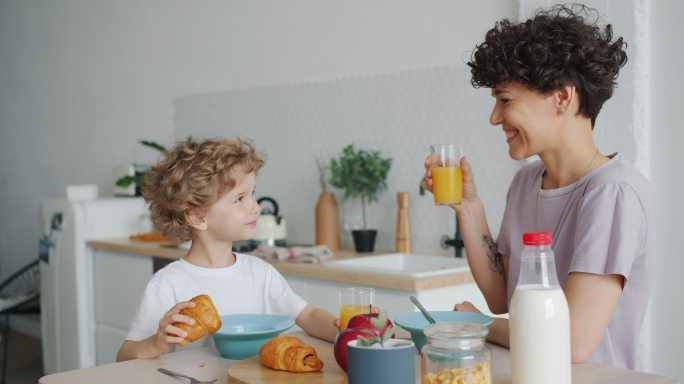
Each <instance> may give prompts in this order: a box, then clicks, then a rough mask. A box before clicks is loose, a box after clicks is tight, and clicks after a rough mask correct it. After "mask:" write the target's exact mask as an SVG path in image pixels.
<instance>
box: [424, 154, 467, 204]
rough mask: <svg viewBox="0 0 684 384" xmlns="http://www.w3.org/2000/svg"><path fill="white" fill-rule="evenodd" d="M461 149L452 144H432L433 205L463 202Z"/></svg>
mask: <svg viewBox="0 0 684 384" xmlns="http://www.w3.org/2000/svg"><path fill="white" fill-rule="evenodd" d="M462 156H463V149H462V148H461V147H457V146H456V145H454V144H432V145H431V146H430V158H431V159H432V193H433V195H434V196H435V205H453V204H461V203H462V202H463V172H462V171H461V157H462Z"/></svg>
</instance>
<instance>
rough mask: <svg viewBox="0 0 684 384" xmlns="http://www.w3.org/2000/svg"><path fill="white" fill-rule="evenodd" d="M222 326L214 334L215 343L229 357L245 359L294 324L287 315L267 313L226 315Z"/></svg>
mask: <svg viewBox="0 0 684 384" xmlns="http://www.w3.org/2000/svg"><path fill="white" fill-rule="evenodd" d="M221 322H222V326H221V328H220V329H219V330H218V331H216V333H214V334H213V335H212V337H213V339H214V345H216V348H217V349H218V350H219V352H221V355H222V356H223V357H225V358H227V359H232V360H243V359H246V358H249V357H252V356H254V355H256V354H257V353H259V349H261V346H262V345H264V344H266V342H267V341H269V340H270V339H271V338H273V337H275V336H277V335H279V334H281V333H283V332H285V331H286V330H288V329H290V328H292V327H293V326H294V320H292V319H291V318H289V317H286V316H278V315H267V314H248V315H224V316H221Z"/></svg>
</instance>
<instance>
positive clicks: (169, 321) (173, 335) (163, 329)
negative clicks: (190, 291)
mask: <svg viewBox="0 0 684 384" xmlns="http://www.w3.org/2000/svg"><path fill="white" fill-rule="evenodd" d="M194 307H195V303H194V302H192V301H183V302H180V303H178V304H176V305H174V306H173V308H171V309H169V311H168V312H166V313H165V314H164V317H162V318H161V320H159V329H157V347H158V348H159V350H160V351H162V353H166V352H169V351H171V349H172V348H173V345H174V344H180V343H181V342H182V341H184V340H185V338H186V337H187V336H188V335H187V333H186V332H185V331H183V330H182V329H180V328H178V327H176V326H174V325H173V323H178V322H180V323H186V324H188V325H193V324H194V323H195V319H193V318H192V317H190V316H185V315H181V314H180V311H181V310H183V309H184V308H194Z"/></svg>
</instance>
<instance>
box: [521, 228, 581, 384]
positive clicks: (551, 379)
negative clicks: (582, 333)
mask: <svg viewBox="0 0 684 384" xmlns="http://www.w3.org/2000/svg"><path fill="white" fill-rule="evenodd" d="M523 244H524V248H523V251H522V255H521V265H520V276H519V278H518V284H517V286H516V288H515V291H513V297H512V298H511V305H510V311H509V313H510V323H509V326H510V346H511V373H512V376H513V384H549V383H557V384H570V381H571V373H570V371H571V360H570V315H569V311H568V302H567V300H566V298H565V294H564V293H563V290H562V289H561V287H560V285H559V284H558V277H557V276H556V265H555V262H554V258H553V250H552V249H551V233H550V232H538V233H525V234H524V235H523Z"/></svg>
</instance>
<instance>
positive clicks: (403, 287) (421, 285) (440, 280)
mask: <svg viewBox="0 0 684 384" xmlns="http://www.w3.org/2000/svg"><path fill="white" fill-rule="evenodd" d="M88 246H89V247H91V248H96V249H104V250H109V251H114V252H121V253H127V254H135V255H140V256H153V257H157V258H163V259H171V260H177V259H180V258H182V257H184V256H185V254H186V253H187V251H186V250H184V249H182V248H178V247H174V246H169V244H164V243H154V242H144V241H134V240H129V239H113V240H96V241H89V242H88ZM382 253H391V252H382ZM375 254H381V253H380V252H376V253H375ZM368 255H371V254H370V253H362V254H360V253H356V252H353V251H349V250H340V251H336V252H335V255H334V257H333V260H339V259H347V258H353V257H359V256H368ZM271 264H272V265H273V266H274V267H275V268H276V269H277V270H278V271H279V272H280V273H282V274H284V275H289V276H297V277H302V278H311V279H319V280H326V281H336V282H343V283H348V284H356V285H367V284H369V282H372V285H373V286H374V287H378V288H387V289H392V290H398V291H406V292H420V291H425V290H430V289H438V288H443V287H449V286H454V285H460V284H470V283H473V282H474V280H473V276H472V274H471V273H470V271H460V272H455V273H450V274H444V275H438V276H426V277H410V276H400V275H392V274H379V273H375V272H365V271H362V270H349V269H339V268H335V269H333V268H327V267H324V266H322V265H320V264H305V263H291V262H278V261H271Z"/></svg>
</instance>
